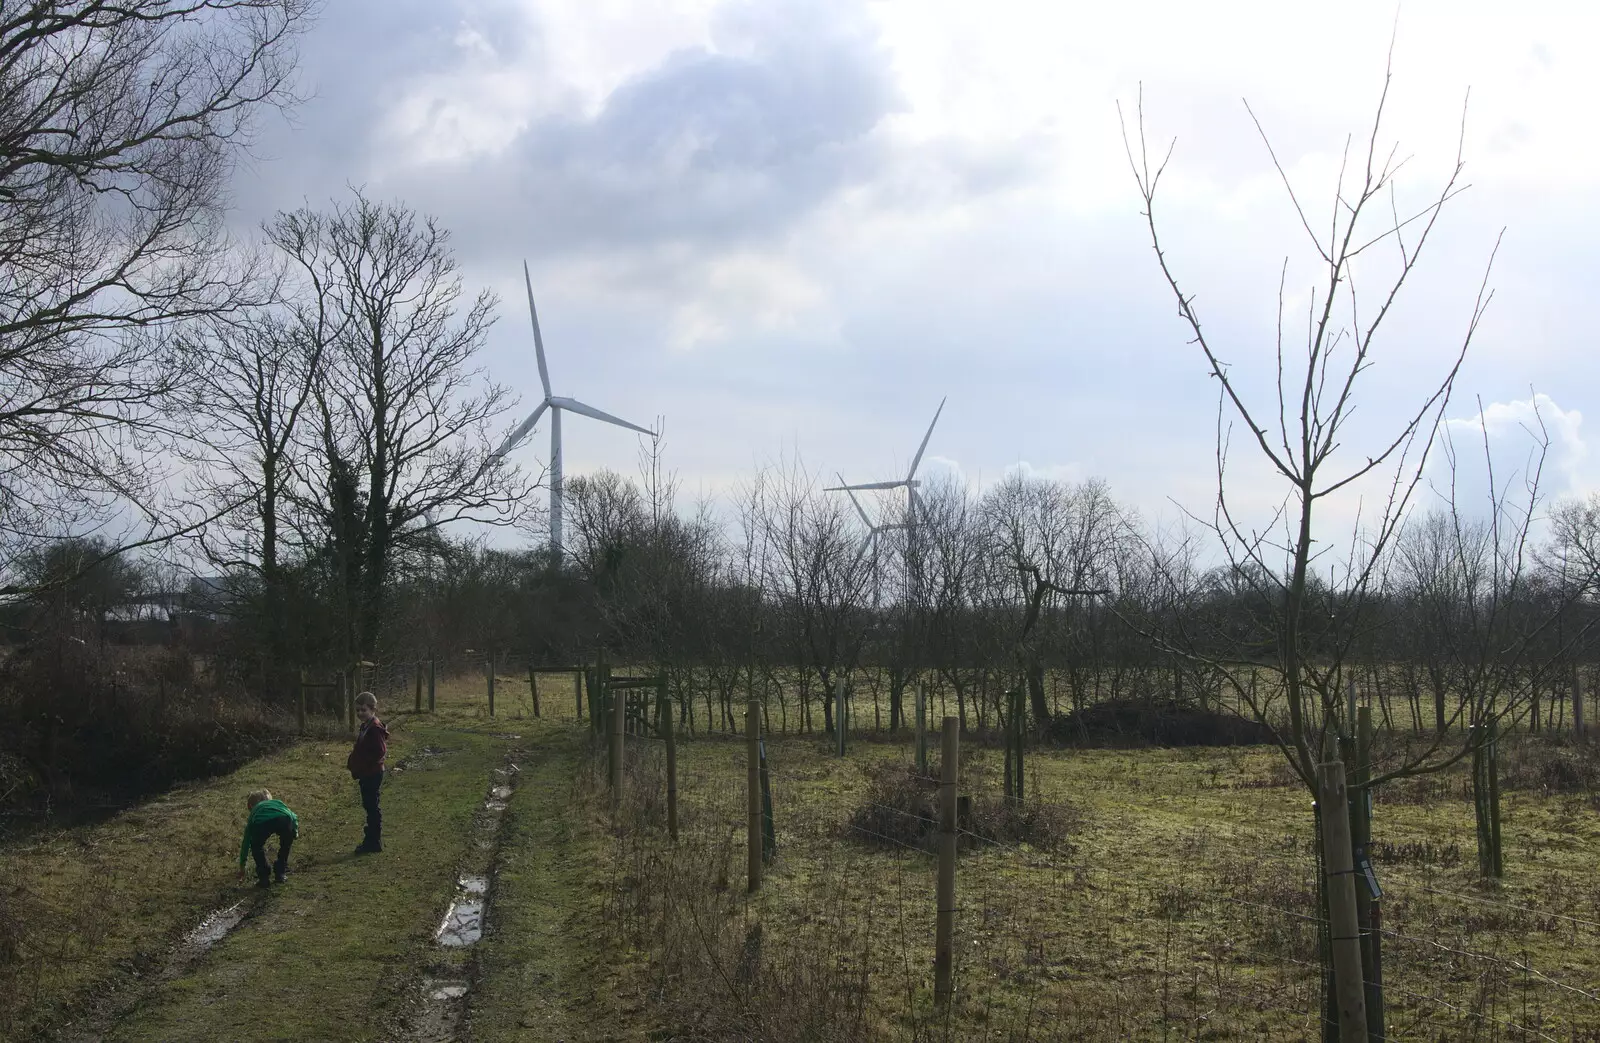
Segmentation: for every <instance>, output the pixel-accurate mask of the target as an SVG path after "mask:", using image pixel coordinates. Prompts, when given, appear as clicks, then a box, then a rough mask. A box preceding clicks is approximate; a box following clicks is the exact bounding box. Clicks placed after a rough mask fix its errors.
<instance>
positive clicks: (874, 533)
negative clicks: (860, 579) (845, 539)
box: [835, 472, 905, 608]
mask: <svg viewBox="0 0 1600 1043" xmlns="http://www.w3.org/2000/svg"><path fill="white" fill-rule="evenodd" d="M835 473H837V472H835ZM839 483H840V484H839V485H838V486H836V488H838V489H843V490H844V491H845V492H847V493H849V495H850V502H851V503H852V504H854V505H855V508H856V513H857V514H859V515H861V524H863V525H865V526H866V527H867V538H866V539H864V540H862V541H861V549H860V550H858V551H856V556H855V558H854V559H853V560H852V561H851V562H850V571H851V572H854V571H855V570H856V567H857V566H858V565H860V564H861V559H862V557H864V556H865V555H866V553H867V549H868V548H869V547H870V548H871V549H872V607H873V608H877V607H878V543H879V539H878V534H879V533H880V532H886V531H888V530H890V529H903V528H905V525H904V524H901V523H896V522H885V523H884V524H882V525H874V524H872V519H871V518H869V517H867V511H866V508H864V507H862V506H861V501H860V500H858V499H856V494H855V493H853V492H851V491H850V487H849V486H848V485H845V484H844V475H842V474H841V475H839Z"/></svg>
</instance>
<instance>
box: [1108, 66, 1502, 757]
mask: <svg viewBox="0 0 1600 1043" xmlns="http://www.w3.org/2000/svg"><path fill="white" fill-rule="evenodd" d="M1388 83H1389V74H1388V73H1386V74H1385V79H1384V90H1383V93H1382V94H1381V95H1380V99H1379V102H1378V107H1377V114H1376V116H1375V118H1374V120H1373V124H1372V128H1371V131H1370V133H1369V134H1368V135H1367V138H1366V142H1365V147H1364V149H1363V150H1362V151H1360V152H1357V153H1356V155H1354V156H1351V155H1350V150H1349V146H1348V145H1347V148H1346V159H1345V163H1344V165H1343V166H1342V167H1341V172H1340V179H1339V182H1338V184H1337V185H1336V186H1335V192H1334V206H1333V211H1332V214H1331V220H1330V223H1329V226H1328V230H1327V231H1326V232H1325V233H1323V234H1319V233H1318V232H1316V231H1315V230H1314V226H1313V222H1312V219H1311V216H1310V215H1309V214H1308V213H1307V212H1306V210H1305V209H1304V208H1303V207H1302V206H1301V205H1300V202H1299V196H1298V194H1297V193H1296V191H1295V188H1294V186H1293V184H1292V183H1291V182H1290V181H1289V178H1288V176H1287V173H1286V172H1285V171H1284V169H1283V167H1282V165H1281V164H1280V163H1279V162H1278V160H1277V157H1276V154H1275V153H1273V152H1272V148H1271V144H1270V142H1269V141H1268V139H1267V136H1266V132H1265V130H1264V129H1262V128H1261V126H1260V122H1259V120H1257V121H1256V126H1257V128H1258V130H1260V132H1261V138H1262V140H1263V142H1265V143H1266V145H1267V152H1268V155H1269V157H1271V159H1272V162H1273V163H1274V165H1275V166H1276V168H1277V169H1278V171H1279V174H1280V176H1281V177H1282V180H1283V183H1284V186H1285V189H1286V191H1287V192H1288V195H1289V198H1290V201H1291V203H1292V205H1293V209H1294V213H1295V214H1296V216H1297V218H1298V219H1299V221H1300V224H1301V225H1302V227H1303V228H1304V230H1305V232H1306V235H1307V237H1308V239H1309V241H1310V245H1311V249H1312V251H1313V252H1314V254H1315V256H1316V258H1317V260H1318V262H1319V263H1320V266H1321V267H1322V269H1323V272H1324V274H1323V276H1322V280H1321V285H1320V288H1317V289H1314V290H1313V292H1312V295H1311V303H1310V306H1309V314H1308V316H1307V321H1306V332H1305V342H1304V344H1303V346H1302V347H1301V348H1300V349H1299V351H1298V352H1296V351H1294V350H1292V349H1286V347H1285V338H1286V336H1288V335H1290V334H1289V327H1288V319H1287V317H1286V316H1285V315H1284V313H1283V303H1284V300H1285V290H1284V284H1283V282H1280V285H1279V288H1278V301H1279V324H1278V329H1279V333H1278V338H1277V345H1276V352H1275V357H1276V371H1277V375H1278V379H1277V383H1276V395H1275V398H1274V399H1272V400H1270V401H1264V402H1262V401H1251V400H1250V399H1249V398H1248V396H1247V393H1246V391H1245V390H1244V388H1243V387H1242V385H1241V382H1240V381H1239V380H1238V378H1236V377H1235V375H1234V374H1233V372H1232V369H1231V367H1230V366H1229V364H1228V363H1227V362H1225V361H1224V360H1223V352H1224V348H1223V347H1222V346H1221V345H1219V344H1215V343H1213V341H1212V339H1211V336H1210V334H1209V333H1208V332H1207V330H1206V328H1205V326H1204V325H1203V324H1202V322H1201V319H1200V315H1199V312H1198V310H1197V307H1196V304H1195V298H1194V296H1193V295H1191V294H1189V293H1187V292H1186V291H1184V290H1183V289H1182V288H1181V285H1180V283H1179V281H1178V276H1177V274H1176V272H1175V270H1174V269H1173V267H1172V266H1171V264H1170V263H1169V261H1168V259H1167V254H1166V251H1165V248H1164V246H1163V242H1162V239H1161V236H1160V233H1159V227H1158V224H1157V220H1156V200H1157V191H1158V188H1159V186H1160V181H1161V177H1162V175H1163V174H1164V173H1165V170H1166V164H1167V162H1168V160H1170V158H1171V154H1172V152H1171V150H1170V149H1169V150H1168V152H1167V154H1166V156H1165V157H1164V158H1160V159H1159V161H1157V162H1155V163H1154V165H1152V157H1151V155H1150V153H1149V150H1148V147H1147V144H1146V138H1145V132H1144V113H1143V105H1142V102H1141V105H1140V110H1139V113H1138V128H1137V134H1136V137H1135V138H1133V139H1131V140H1128V160H1129V163H1130V165H1131V166H1132V169H1133V173H1134V178H1135V181H1136V182H1137V184H1138V186H1139V192H1140V196H1141V198H1142V200H1143V203H1144V210H1143V214H1144V216H1145V219H1146V222H1147V227H1148V229H1149V234H1150V241H1151V245H1152V246H1153V247H1154V249H1155V251H1156V258H1157V262H1158V264H1159V266H1160V270H1161V273H1162V276H1163V278H1164V279H1165V281H1166V283H1167V285H1168V287H1169V288H1170V289H1171V291H1172V294H1173V298H1174V300H1175V301H1176V302H1177V305H1178V312H1179V315H1180V316H1181V317H1182V319H1183V322H1184V325H1185V326H1186V327H1187V329H1188V331H1189V332H1190V334H1192V338H1193V339H1192V342H1193V343H1194V344H1195V346H1196V347H1197V348H1198V350H1199V351H1200V353H1201V355H1202V356H1203V357H1204V359H1205V360H1206V364H1207V367H1208V370H1209V374H1210V376H1211V377H1212V378H1213V379H1215V380H1216V381H1217V383H1218V387H1219V400H1218V414H1217V416H1218V419H1217V454H1216V459H1217V499H1216V506H1215V510H1214V512H1213V514H1212V517H1211V518H1210V519H1209V520H1208V521H1207V522H1205V524H1206V526H1207V528H1209V529H1210V531H1211V532H1212V533H1213V534H1214V536H1215V537H1216V540H1217V545H1218V546H1219V548H1220V549H1221V550H1222V552H1223V553H1224V555H1225V556H1226V558H1227V563H1228V566H1229V567H1230V568H1231V569H1233V570H1234V572H1235V574H1236V575H1238V576H1239V577H1240V578H1241V579H1242V580H1243V581H1244V582H1245V583H1247V584H1249V585H1250V586H1251V590H1252V594H1253V595H1254V596H1255V598H1257V599H1258V601H1259V602H1260V603H1262V604H1266V605H1270V606H1272V609H1271V615H1270V617H1269V618H1270V621H1271V624H1272V626H1273V632H1274V637H1275V638H1276V641H1275V650H1274V651H1275V654H1274V655H1273V656H1272V657H1270V658H1269V659H1268V660H1267V661H1265V662H1262V661H1259V660H1257V659H1255V658H1254V657H1248V658H1243V659H1241V658H1238V657H1236V656H1231V655H1229V654H1228V653H1227V652H1225V651H1219V650H1214V649H1213V650H1209V651H1205V652H1201V651H1200V646H1199V643H1198V642H1195V641H1191V640H1183V641H1180V642H1178V643H1177V644H1178V646H1179V648H1178V650H1180V651H1182V652H1183V653H1184V654H1186V655H1188V656H1191V657H1198V658H1200V659H1202V660H1203V662H1204V664H1205V665H1207V666H1209V667H1211V668H1214V669H1215V670H1218V671H1220V672H1223V673H1224V674H1226V675H1227V676H1229V677H1234V676H1237V674H1236V673H1235V672H1234V671H1238V670H1249V669H1255V668H1257V667H1260V668H1265V669H1267V670H1270V671H1272V672H1273V673H1275V674H1276V675H1277V678H1278V680H1279V682H1280V683H1281V687H1282V690H1283V693H1284V697H1285V704H1286V709H1287V713H1288V721H1287V727H1286V729H1284V730H1281V731H1278V732H1277V733H1276V734H1277V735H1278V740H1279V744H1280V747H1281V748H1282V750H1283V752H1284V754H1285V755H1286V757H1287V758H1288V759H1289V762H1290V764H1291V765H1292V767H1293V769H1294V771H1295V772H1296V773H1297V774H1298V775H1299V776H1300V778H1301V779H1302V781H1303V782H1304V783H1305V785H1306V786H1307V787H1308V788H1311V789H1315V786H1316V765H1317V763H1318V762H1319V761H1322V760H1324V759H1327V758H1328V757H1329V756H1330V755H1332V754H1333V752H1334V751H1333V749H1332V747H1331V746H1330V745H1329V744H1330V742H1331V741H1332V738H1333V737H1335V736H1337V735H1338V734H1340V733H1341V732H1343V733H1344V734H1349V733H1350V729H1351V728H1353V725H1354V722H1351V721H1346V720H1345V719H1344V718H1345V701H1344V699H1343V698H1342V696H1343V684H1342V681H1343V679H1344V675H1343V668H1344V663H1345V655H1346V653H1347V652H1348V650H1349V647H1350V644H1351V642H1352V641H1353V640H1354V639H1355V637H1356V635H1357V630H1358V628H1359V627H1360V626H1361V625H1362V622H1363V619H1364V616H1363V611H1364V609H1365V608H1366V607H1367V604H1368V600H1369V598H1370V597H1371V595H1372V594H1373V592H1374V590H1375V586H1376V583H1377V581H1378V579H1379V577H1380V575H1381V565H1382V563H1383V560H1384V555H1385V553H1386V552H1387V551H1388V550H1389V548H1390V546H1391V544H1392V542H1393V541H1394V539H1395V536H1396V534H1397V532H1398V531H1399V529H1400V526H1401V523H1402V521H1403V519H1404V518H1405V516H1406V512H1407V508H1408V506H1409V504H1410V502H1411V498H1412V494H1413V492H1414V491H1415V489H1416V488H1417V485H1418V484H1419V483H1420V481H1421V479H1422V470H1423V466H1424V465H1425V463H1426V460H1427V456H1428V450H1429V447H1430V444H1431V440H1432V437H1433V433H1434V431H1435V430H1436V429H1437V427H1438V425H1439V422H1440V421H1441V419H1442V417H1443V412H1444V409H1445V407H1446V406H1447V405H1448V403H1449V401H1450V395H1451V392H1452V391H1453V389H1454V387H1455V381H1456V377H1457V375H1458V374H1459V372H1460V368H1461V363H1462V360H1463V359H1464V358H1465V356H1466V352H1467V349H1468V347H1469V345H1470V344H1471V341H1472V337H1473V335H1474V334H1475V333H1476V331H1477V329H1478V324H1479V322H1480V321H1481V320H1482V318H1483V314H1484V311H1485V309H1486V308H1487V307H1488V304H1489V300H1490V297H1491V294H1490V292H1489V291H1488V288H1487V277H1488V276H1487V271H1486V272H1485V277H1484V284H1483V285H1481V286H1480V288H1479V290H1478V293H1477V297H1476V300H1475V301H1474V303H1473V305H1472V308H1471V310H1470V312H1469V314H1468V316H1467V320H1466V323H1465V330H1464V331H1463V334H1462V336H1461V339H1460V342H1459V346H1458V348H1457V349H1456V350H1455V352H1454V357H1453V359H1452V360H1451V361H1450V362H1449V363H1448V364H1447V366H1446V367H1445V370H1444V373H1443V375H1442V376H1441V377H1440V378H1439V379H1438V380H1437V382H1435V383H1433V384H1432V385H1431V386H1429V387H1427V388H1425V389H1423V390H1422V391H1421V392H1420V394H1419V398H1420V402H1419V404H1418V405H1417V407H1416V408H1415V409H1414V410H1412V411H1411V412H1410V413H1409V414H1408V415H1407V416H1405V417H1404V418H1402V419H1401V420H1400V421H1399V422H1398V423H1397V424H1396V426H1395V429H1394V430H1391V431H1389V432H1387V433H1386V434H1383V435H1381V436H1378V437H1376V438H1374V437H1372V436H1371V435H1370V434H1368V433H1367V431H1363V430H1361V429H1358V428H1357V427H1356V426H1354V425H1352V423H1351V417H1352V415H1353V413H1354V411H1355V406H1356V401H1357V391H1358V389H1359V387H1360V385H1361V383H1362V377H1363V375H1364V374H1366V373H1367V372H1368V370H1370V369H1371V368H1372V366H1373V365H1374V364H1375V363H1376V362H1377V361H1378V358H1379V357H1380V356H1379V354H1378V349H1379V340H1378V336H1379V334H1380V332H1383V331H1385V330H1386V328H1387V327H1385V325H1384V322H1385V320H1386V319H1387V318H1388V317H1389V315H1390V314H1391V312H1392V309H1393V307H1394V304H1395V301H1396V300H1397V299H1398V297H1399V295H1400V291H1401V290H1402V289H1403V288H1404V286H1405V283H1406V282H1407V280H1408V279H1409V277H1410V276H1411V274H1412V272H1413V271H1414V270H1415V268H1416V265H1417V263H1418V261H1419V259H1420V257H1421V256H1422V253H1423V250H1424V249H1425V248H1426V246H1427V244H1428V242H1429V240H1430V238H1431V236H1432V233H1433V230H1434V228H1435V226H1436V223H1437V221H1438V219H1439V216H1440V214H1441V213H1442V212H1443V210H1444V207H1445V205H1446V204H1447V203H1448V202H1449V201H1450V200H1452V199H1453V198H1455V196H1456V195H1457V194H1458V193H1459V192H1460V191H1461V190H1462V186H1461V184H1460V176H1461V171H1462V167H1463V164H1462V161H1461V152H1460V146H1459V145H1458V149H1457V157H1456V163H1455V166H1454V169H1453V170H1452V171H1451V173H1450V175H1449V176H1448V177H1447V178H1446V180H1445V182H1444V184H1443V186H1442V187H1441V188H1440V189H1439V190H1438V191H1437V192H1436V193H1434V194H1433V195H1432V196H1431V197H1430V202H1429V203H1428V204H1427V205H1426V206H1423V207H1421V208H1420V209H1418V210H1417V211H1415V212H1414V213H1411V214H1409V215H1406V216H1403V217H1402V216H1401V215H1400V214H1399V213H1398V211H1396V210H1395V209H1393V208H1392V207H1389V206H1387V205H1386V204H1388V203H1390V202H1391V201H1392V200H1393V198H1394V179H1395V176H1396V173H1397V172H1398V170H1399V169H1400V167H1401V165H1402V160H1401V159H1400V158H1399V157H1398V155H1397V151H1396V150H1395V149H1393V148H1385V147H1384V146H1382V145H1380V144H1379V135H1380V133H1381V129H1382V120H1383V113H1384V105H1385V103H1386V101H1387V97H1388ZM1246 108H1247V111H1248V105H1247V106H1246ZM1251 118H1252V119H1254V115H1253V113H1252V114H1251ZM1463 141H1464V122H1463ZM1352 160H1353V162H1352ZM1352 167H1353V168H1354V169H1353V170H1352ZM1379 247H1388V248H1390V249H1392V250H1394V251H1395V252H1396V254H1397V257H1396V258H1395V260H1394V262H1393V267H1392V268H1391V269H1390V271H1389V273H1388V277H1387V279H1386V281H1384V282H1383V283H1381V284H1375V289H1374V290H1373V291H1368V292H1371V293H1373V294H1375V297H1376V302H1375V303H1373V302H1372V301H1371V300H1370V299H1369V297H1368V295H1367V292H1363V293H1359V294H1358V292H1357V290H1356V285H1357V284H1356V280H1355V271H1354V269H1355V267H1356V265H1357V262H1358V261H1365V260H1367V259H1368V257H1369V255H1370V254H1371V252H1372V251H1374V250H1376V249H1377V248H1379ZM1491 260H1492V254H1491ZM1374 261H1375V259H1374ZM1373 267H1374V268H1376V263H1374V265H1373ZM1287 272H1288V262H1287V261H1285V264H1284V273H1285V275H1284V278H1285V280H1286V279H1287ZM1363 302H1366V306H1365V308H1363ZM1229 417H1233V418H1236V419H1237V421H1238V422H1239V423H1240V424H1242V425H1243V427H1244V429H1245V431H1246V436H1247V441H1248V443H1249V444H1250V446H1251V447H1252V448H1254V449H1255V450H1256V451H1257V452H1259V453H1260V454H1261V456H1262V458H1263V459H1264V460H1265V461H1266V462H1267V464H1268V465H1269V466H1270V467H1271V468H1272V470H1273V472H1274V473H1275V474H1276V475H1277V476H1278V477H1279V478H1280V479H1281V480H1282V481H1283V483H1284V484H1285V485H1286V486H1287V495H1286V497H1285V500H1284V502H1283V504H1282V505H1281V506H1280V508H1279V509H1278V512H1277V514H1276V516H1275V518H1274V519H1273V521H1272V523H1271V524H1269V525H1265V526H1261V525H1259V523H1254V522H1252V521H1250V520H1248V519H1246V518H1244V517H1242V516H1241V515H1240V514H1239V513H1238V512H1237V511H1236V509H1235V505H1234V502H1233V501H1232V500H1231V499H1230V497H1229V482H1228V480H1227V465H1228V460H1229V451H1230V449H1231V443H1230V435H1231V431H1232V424H1231V422H1230V421H1229ZM1368 430H1370V429H1368ZM1364 435H1365V436H1366V437H1363V436H1364ZM1363 443H1369V444H1367V445H1366V446H1365V447H1363V448H1357V446H1360V445H1362V444H1363ZM1363 481H1378V482H1381V483H1382V486H1381V487H1382V489H1383V498H1382V500H1381V503H1380V506H1379V507H1378V510H1377V513H1376V515H1375V516H1372V517H1371V518H1370V520H1368V521H1367V522H1366V524H1364V525H1363V526H1362V527H1361V528H1360V530H1359V532H1358V533H1356V534H1355V535H1354V537H1353V538H1352V539H1351V541H1350V545H1349V551H1348V555H1347V557H1346V560H1345V561H1344V562H1343V563H1342V564H1343V574H1342V575H1341V576H1339V577H1338V579H1337V582H1338V586H1339V589H1338V591H1337V594H1336V596H1335V597H1333V598H1332V600H1324V601H1323V602H1322V604H1321V605H1320V606H1318V607H1317V610H1318V612H1319V614H1320V615H1321V618H1323V619H1326V618H1329V616H1330V614H1331V616H1332V618H1333V619H1334V621H1335V622H1334V624H1333V627H1332V631H1331V632H1330V633H1327V634H1325V635H1323V640H1321V641H1319V642H1318V646H1317V647H1315V648H1312V647H1310V646H1309V644H1308V640H1307V627H1308V624H1309V622H1310V619H1311V616H1312V612H1313V608H1314V602H1315V601H1316V600H1317V599H1318V598H1317V595H1318V591H1317V590H1316V587H1315V582H1314V579H1313V570H1312V566H1313V562H1314V560H1315V559H1316V558H1318V557H1320V556H1321V555H1322V553H1323V549H1324V548H1326V547H1328V546H1330V544H1329V543H1328V540H1327V533H1326V532H1324V531H1319V530H1318V527H1317V525H1316V524H1315V522H1316V520H1317V518H1319V517H1320V515H1319V508H1320V507H1321V505H1322V504H1323V503H1324V502H1325V501H1327V500H1328V498H1329V497H1332V496H1335V495H1337V494H1339V493H1340V492H1342V491H1346V490H1350V489H1351V487H1352V486H1354V485H1355V484H1356V483H1358V482H1363ZM1319 540H1320V541H1321V542H1320V543H1319V542H1318V541H1319ZM1242 694H1245V693H1242ZM1268 723H1274V722H1271V721H1269V722H1268ZM1416 767H1418V765H1416V764H1410V763H1408V764H1407V765H1405V768H1406V769H1407V770H1411V769H1415V768H1416Z"/></svg>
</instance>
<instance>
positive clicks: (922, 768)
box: [917, 683, 928, 775]
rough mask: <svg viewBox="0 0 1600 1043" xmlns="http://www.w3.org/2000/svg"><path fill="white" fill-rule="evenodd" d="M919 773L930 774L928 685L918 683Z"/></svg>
mask: <svg viewBox="0 0 1600 1043" xmlns="http://www.w3.org/2000/svg"><path fill="white" fill-rule="evenodd" d="M917 774H919V775H926V774H928V686H927V684H926V683H919V684H918V685H917Z"/></svg>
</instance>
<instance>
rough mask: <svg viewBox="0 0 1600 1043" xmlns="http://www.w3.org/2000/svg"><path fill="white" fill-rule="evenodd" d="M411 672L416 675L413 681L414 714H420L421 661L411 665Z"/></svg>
mask: <svg viewBox="0 0 1600 1043" xmlns="http://www.w3.org/2000/svg"><path fill="white" fill-rule="evenodd" d="M411 672H412V673H413V674H415V675H416V677H415V680H416V682H417V699H416V712H417V713H421V712H422V661H421V660H420V659H419V660H417V661H416V662H415V663H412V664H411Z"/></svg>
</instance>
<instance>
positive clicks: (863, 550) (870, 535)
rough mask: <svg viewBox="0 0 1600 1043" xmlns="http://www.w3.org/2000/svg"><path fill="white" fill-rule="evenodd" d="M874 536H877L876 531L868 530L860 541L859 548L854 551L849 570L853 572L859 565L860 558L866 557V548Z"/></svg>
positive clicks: (870, 544)
mask: <svg viewBox="0 0 1600 1043" xmlns="http://www.w3.org/2000/svg"><path fill="white" fill-rule="evenodd" d="M876 538H877V533H876V532H870V533H868V534H867V538H866V539H864V540H862V541H861V549H860V550H858V551H856V557H855V560H854V561H852V562H851V563H850V571H851V572H854V571H855V570H856V568H857V566H859V565H860V564H861V559H862V558H864V557H866V554H867V548H868V547H870V546H872V542H873V540H875V539H876Z"/></svg>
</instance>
